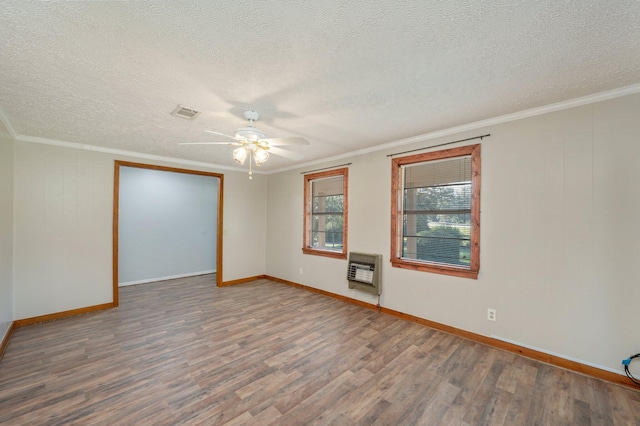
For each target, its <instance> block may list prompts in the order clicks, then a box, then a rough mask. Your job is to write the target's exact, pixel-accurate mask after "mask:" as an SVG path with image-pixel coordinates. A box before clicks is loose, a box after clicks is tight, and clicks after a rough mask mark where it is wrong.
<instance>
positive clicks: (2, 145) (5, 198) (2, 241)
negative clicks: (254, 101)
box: [0, 122, 14, 341]
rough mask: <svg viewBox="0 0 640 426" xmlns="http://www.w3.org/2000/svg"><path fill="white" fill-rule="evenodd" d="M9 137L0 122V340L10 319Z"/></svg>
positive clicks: (11, 292) (11, 178)
mask: <svg viewBox="0 0 640 426" xmlns="http://www.w3.org/2000/svg"><path fill="white" fill-rule="evenodd" d="M13 144H14V142H13V138H12V137H11V135H10V134H9V132H8V131H7V129H6V128H5V127H4V125H3V124H2V123H1V122H0V341H2V339H3V338H4V336H5V335H6V332H7V330H8V329H9V326H10V325H11V322H12V321H13V319H14V316H13Z"/></svg>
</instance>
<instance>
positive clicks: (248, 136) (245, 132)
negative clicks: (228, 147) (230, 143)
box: [235, 126, 267, 141]
mask: <svg viewBox="0 0 640 426" xmlns="http://www.w3.org/2000/svg"><path fill="white" fill-rule="evenodd" d="M235 136H236V138H237V139H245V140H250V141H257V140H260V139H264V138H266V137H267V134H266V133H265V132H263V131H262V130H260V129H258V128H257V127H253V126H247V127H240V128H239V129H237V130H236V133H235Z"/></svg>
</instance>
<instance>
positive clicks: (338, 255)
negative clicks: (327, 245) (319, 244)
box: [302, 247, 347, 259]
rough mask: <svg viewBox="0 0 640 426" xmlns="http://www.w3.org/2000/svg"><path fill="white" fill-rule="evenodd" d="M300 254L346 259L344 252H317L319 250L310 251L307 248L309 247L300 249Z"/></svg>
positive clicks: (310, 249)
mask: <svg viewBox="0 0 640 426" xmlns="http://www.w3.org/2000/svg"><path fill="white" fill-rule="evenodd" d="M302 253H304V254H312V255H315V256H325V257H332V258H334V259H346V258H347V253H346V252H341V251H330V250H319V249H312V248H309V247H303V248H302Z"/></svg>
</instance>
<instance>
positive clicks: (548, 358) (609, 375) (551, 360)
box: [265, 275, 640, 390]
mask: <svg viewBox="0 0 640 426" xmlns="http://www.w3.org/2000/svg"><path fill="white" fill-rule="evenodd" d="M265 278H267V279H269V280H271V281H276V282H279V283H283V284H287V285H290V286H293V287H297V288H301V289H304V290H308V291H312V292H314V293H320V294H322V295H324V296H329V297H333V298H334V299H338V300H342V301H344V302H348V303H352V304H354V305H358V306H362V307H364V308H369V309H373V310H379V311H380V312H381V313H384V314H387V315H392V316H394V317H397V318H402V319H404V320H407V321H411V322H415V323H417V324H421V325H424V326H427V327H430V328H433V329H436V330H440V331H444V332H445V333H449V334H453V335H454V336H458V337H462V338H464V339H467V340H471V341H474V342H477V343H481V344H483V345H487V346H492V347H494V348H497V349H501V350H504V351H507V352H512V353H515V354H518V355H522V356H524V357H526V358H531V359H535V360H536V361H540V362H544V363H546V364H550V365H553V366H556V367H560V368H564V369H566V370H570V371H575V372H576V373H580V374H584V375H586V376H590V377H594V378H596V379H601V380H606V381H607V382H611V383H615V384H618V385H622V386H625V387H628V388H631V389H636V390H640V386H639V385H636V384H635V383H633V382H631V381H630V380H629V379H628V378H627V377H626V376H624V375H622V374H616V373H613V372H611V371H607V370H602V369H600V368H597V367H592V366H590V365H586V364H582V363H580V362H577V361H571V360H568V359H566V358H562V357H559V356H555V355H550V354H547V353H545V352H540V351H536V350H534V349H529V348H525V347H522V346H518V345H516V344H513V343H508V342H504V341H502V340H498V339H494V338H492V337H487V336H483V335H481V334H477V333H473V332H471V331H466V330H462V329H460V328H456V327H452V326H450V325H446V324H441V323H439V322H435V321H430V320H427V319H424V318H420V317H417V316H414V315H409V314H405V313H403V312H399V311H395V310H393V309H389V308H384V307H380V308H378V306H377V305H374V304H372V303H367V302H362V301H360V300H357V299H352V298H350V297H346V296H342V295H339V294H335V293H331V292H328V291H325V290H320V289H317V288H313V287H309V286H306V285H303V284H298V283H295V282H292V281H287V280H283V279H280V278H277V277H272V276H269V275H266V276H265Z"/></svg>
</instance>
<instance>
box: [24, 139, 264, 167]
mask: <svg viewBox="0 0 640 426" xmlns="http://www.w3.org/2000/svg"><path fill="white" fill-rule="evenodd" d="M14 139H15V140H16V141H19V142H27V143H38V144H42V145H51V146H59V147H63V148H72V149H80V150H83V151H94V152H101V153H104V154H112V155H118V156H126V157H132V158H140V159H144V160H151V161H163V162H168V163H174V164H181V165H186V166H194V167H204V168H207V169H215V170H229V171H234V172H245V170H244V169H241V168H238V167H229V166H223V165H220V164H214V163H205V162H203V161H193V160H185V159H181V158H174V157H165V156H162V155H154V154H144V153H141V152H135V151H127V150H124V149H114V148H105V147H101V146H95V145H87V144H80V143H75V142H67V141H61V140H57V139H49V138H41V137H37V136H22V135H18V136H16V137H14ZM254 173H256V174H264V172H262V171H254Z"/></svg>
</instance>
